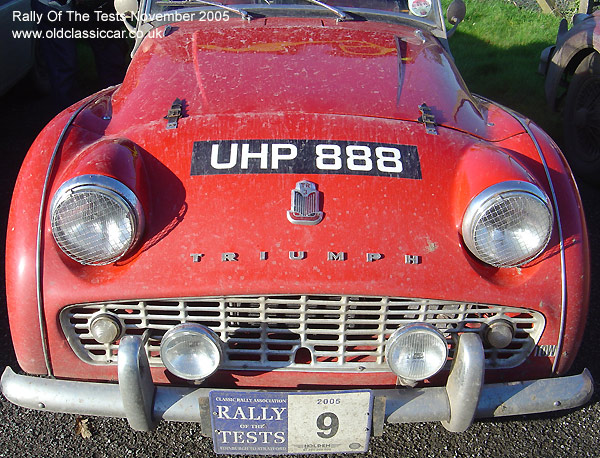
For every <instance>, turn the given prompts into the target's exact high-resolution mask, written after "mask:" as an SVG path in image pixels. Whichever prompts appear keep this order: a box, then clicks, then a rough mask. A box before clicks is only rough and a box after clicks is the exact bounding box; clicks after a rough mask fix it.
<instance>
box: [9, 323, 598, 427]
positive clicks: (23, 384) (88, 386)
mask: <svg viewBox="0 0 600 458" xmlns="http://www.w3.org/2000/svg"><path fill="white" fill-rule="evenodd" d="M483 374H484V355H483V346H482V344H481V340H480V338H479V336H478V335H477V334H463V335H461V337H460V339H459V344H458V350H457V354H456V358H455V362H454V364H453V366H452V369H451V371H450V376H449V379H448V384H447V386H445V387H433V388H399V389H388V390H373V393H374V397H375V403H374V409H375V410H374V415H373V422H374V424H373V431H374V433H375V434H377V433H381V432H382V430H383V424H384V422H388V423H410V422H423V421H440V422H442V424H443V425H444V427H446V428H447V429H448V430H450V431H455V432H460V431H464V430H466V429H467V428H468V427H469V426H470V425H471V423H472V422H473V419H474V418H477V417H503V416H510V415H523V414H533V413H541V412H551V411H557V410H563V409H571V408H574V407H578V406H580V405H582V404H585V403H586V402H587V401H588V400H589V399H590V397H591V396H592V394H593V391H594V382H593V379H592V376H591V374H590V373H589V371H588V370H587V369H585V370H584V371H583V372H582V373H581V374H579V375H573V376H569V377H560V378H550V379H540V380H533V381H526V382H514V383H495V384H489V385H484V384H483ZM211 389H212V388H194V387H172V386H155V385H154V384H153V383H152V379H151V376H150V369H149V366H148V360H147V358H146V355H145V352H144V348H143V344H142V340H141V338H140V337H137V336H135V337H134V336H128V337H124V338H123V339H122V341H121V345H120V347H119V383H118V384H116V383H95V382H78V381H68V380H56V379H48V378H39V377H31V376H27V375H18V374H16V373H15V372H14V371H13V370H12V369H11V368H10V367H7V368H6V369H5V370H4V373H3V374H2V381H1V390H2V394H3V395H4V396H5V397H6V399H8V400H9V401H11V402H12V403H14V404H17V405H19V406H22V407H26V408H30V409H37V410H47V411H50V412H62V413H71V414H78V415H98V416H106V417H120V418H127V420H128V421H129V424H130V425H131V427H132V428H134V429H136V430H139V431H148V430H151V429H152V428H153V427H154V426H155V425H156V423H157V422H159V421H160V420H168V421H186V422H198V423H200V424H201V427H202V431H203V433H205V434H207V435H210V411H209V407H208V396H209V392H210V391H211Z"/></svg>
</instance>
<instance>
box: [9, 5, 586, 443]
mask: <svg viewBox="0 0 600 458" xmlns="http://www.w3.org/2000/svg"><path fill="white" fill-rule="evenodd" d="M116 6H117V11H119V12H120V15H122V17H123V19H125V20H126V21H127V26H128V29H129V32H130V33H132V34H133V35H134V36H135V37H136V44H135V49H134V55H133V60H132V62H131V65H130V67H129V70H128V72H127V76H126V78H125V80H124V81H123V83H122V84H121V85H120V86H118V87H112V88H108V89H106V90H104V91H101V92H99V93H97V94H95V95H92V96H90V97H88V98H87V99H85V100H83V101H81V102H80V103H77V104H75V105H74V106H72V107H70V108H69V109H67V110H66V111H64V112H63V113H61V114H59V115H58V116H57V117H56V118H55V119H54V120H53V121H52V122H51V123H50V124H49V125H48V126H47V127H46V128H45V129H44V130H43V132H42V133H41V134H40V135H39V137H38V138H37V140H36V141H35V143H34V144H33V146H32V147H31V150H30V152H29V154H28V155H27V157H26V159H25V161H24V164H23V166H22V169H21V172H20V175H19V178H18V182H17V184H16V188H15V192H14V197H13V202H12V208H11V213H10V220H9V224H8V240H7V249H6V274H7V296H8V308H9V310H8V311H9V316H10V325H11V332H12V335H13V339H14V347H15V352H16V354H17V357H18V361H19V364H20V366H21V368H22V369H23V370H24V371H25V372H26V373H28V374H30V375H25V374H22V373H17V372H15V371H14V370H13V369H12V368H6V369H5V371H4V374H3V376H2V393H3V394H4V396H6V398H8V399H9V400H10V401H12V402H14V403H16V404H18V405H21V406H25V407H29V408H33V409H42V410H48V411H54V412H70V413H74V414H80V415H104V416H114V417H126V418H127V419H128V421H129V424H130V425H131V426H132V427H133V428H135V429H137V430H150V429H152V428H153V426H154V425H155V424H156V423H157V422H158V421H161V420H173V421H189V422H198V423H199V424H200V425H201V428H202V432H203V433H204V434H206V435H209V436H212V438H213V441H214V445H215V450H216V451H217V452H218V453H226V454H236V453H241V454H254V453H257V454H270V453H277V454H281V453H323V452H332V453H334V452H336V453H337V452H361V451H365V450H366V449H367V447H368V442H369V437H371V435H374V434H380V433H381V431H382V429H383V424H384V423H385V422H392V423H394V422H422V421H441V422H442V423H443V424H444V426H445V427H446V428H447V429H449V430H451V431H457V432H458V431H464V430H465V429H467V428H468V427H469V425H470V424H471V423H472V422H473V420H474V418H477V417H497V416H508V415H520V414H529V413H537V412H547V411H556V410H560V409H568V408H573V407H576V406H579V405H582V404H583V403H585V402H586V401H587V400H588V399H589V398H590V396H591V394H592V391H593V380H592V378H591V376H590V374H589V372H588V371H587V370H584V371H583V372H582V373H580V374H574V375H565V374H566V373H567V371H568V370H569V367H570V366H571V363H572V362H573V360H574V358H575V354H576V352H577V350H578V347H579V344H580V341H581V338H582V335H583V329H584V326H585V319H586V314H587V307H588V297H589V286H590V285H589V278H590V276H589V252H588V241H587V235H586V227H585V221H584V216H583V213H582V207H581V202H580V199H579V195H578V193H577V189H576V187H575V184H574V181H573V178H572V176H571V173H570V171H569V168H568V166H567V164H566V162H565V159H564V158H563V156H562V154H561V152H560V151H559V150H558V148H557V147H556V145H555V144H554V142H553V141H552V140H551V139H550V138H549V137H548V135H546V134H545V133H544V132H543V131H542V130H541V129H540V128H539V127H538V126H536V125H535V124H534V123H532V122H531V121H530V120H528V119H526V118H524V117H522V116H521V115H519V114H518V113H515V112H512V111H508V110H506V109H505V108H502V107H500V106H498V105H496V104H495V103H493V102H491V101H489V100H486V99H484V98H481V97H477V96H475V95H473V94H471V93H470V92H469V90H468V89H467V88H466V87H465V84H464V83H463V81H462V79H461V77H460V75H459V73H458V71H457V69H456V67H455V65H454V62H453V59H452V57H451V54H450V52H449V50H448V42H447V36H448V33H449V32H447V31H446V28H445V25H444V20H443V14H442V11H441V6H440V3H439V2H438V1H437V0H408V1H405V0H399V1H396V2H391V1H390V2H388V1H382V0H356V1H354V0H336V2H335V4H334V3H323V2H321V1H318V0H278V1H268V0H265V1H262V2H256V3H243V0H241V2H236V1H233V2H228V3H226V4H221V3H216V2H208V1H203V0H190V1H169V0H152V1H151V0H145V1H141V2H140V3H139V4H138V3H137V2H135V1H131V0H119V1H118V3H117V5H116ZM448 17H449V20H450V21H451V22H453V23H455V26H456V23H458V22H460V20H461V19H462V17H464V4H463V5H461V3H453V4H452V5H451V7H450V8H449V11H448Z"/></svg>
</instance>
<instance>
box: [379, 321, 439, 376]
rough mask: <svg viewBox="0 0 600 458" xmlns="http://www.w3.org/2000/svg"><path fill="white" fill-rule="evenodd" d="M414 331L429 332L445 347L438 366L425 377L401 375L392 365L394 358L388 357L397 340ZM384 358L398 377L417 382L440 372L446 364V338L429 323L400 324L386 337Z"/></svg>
mask: <svg viewBox="0 0 600 458" xmlns="http://www.w3.org/2000/svg"><path fill="white" fill-rule="evenodd" d="M416 332H426V333H430V334H432V335H434V336H435V337H436V338H439V339H440V343H442V344H443V348H444V349H445V353H444V356H443V358H441V360H440V364H439V367H437V369H436V370H435V371H431V373H430V374H427V376H426V377H423V378H417V379H415V378H410V377H406V376H403V375H402V374H399V373H398V372H400V371H399V370H398V369H397V368H395V367H394V366H395V361H394V358H391V357H390V352H391V351H392V349H393V348H394V346H395V345H397V342H398V340H400V339H401V338H402V337H404V336H405V335H406V334H409V333H416ZM385 359H386V361H387V363H388V365H389V366H390V369H392V372H394V373H395V374H396V375H398V377H400V378H402V379H404V380H406V381H412V382H418V381H421V380H425V379H428V378H430V377H433V376H434V375H436V374H437V373H438V372H440V371H441V370H442V369H443V368H444V366H445V365H446V361H447V360H448V344H447V342H446V338H445V337H444V335H443V334H442V332H441V331H440V330H439V329H438V328H436V327H435V326H433V325H431V324H429V323H411V324H407V325H405V326H402V327H400V328H398V329H396V330H395V331H394V332H393V333H392V335H391V336H390V337H389V338H388V340H387V342H386V345H385Z"/></svg>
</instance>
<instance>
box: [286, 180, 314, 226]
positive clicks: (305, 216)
mask: <svg viewBox="0 0 600 458" xmlns="http://www.w3.org/2000/svg"><path fill="white" fill-rule="evenodd" d="M319 207H320V199H319V191H317V185H315V184H314V183H311V182H310V181H306V180H302V181H299V182H298V183H296V188H295V189H292V209H291V210H288V212H287V218H288V220H289V221H290V223H292V224H305V225H314V224H319V223H320V222H321V220H322V219H323V212H322V211H320V209H319Z"/></svg>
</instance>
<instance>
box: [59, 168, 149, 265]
mask: <svg viewBox="0 0 600 458" xmlns="http://www.w3.org/2000/svg"><path fill="white" fill-rule="evenodd" d="M85 191H93V192H96V193H98V194H104V195H105V196H107V197H109V198H111V199H112V201H113V202H115V203H116V204H117V205H119V206H120V207H121V208H122V209H124V210H125V211H126V212H127V214H128V215H129V216H130V218H131V223H132V228H133V229H134V231H133V237H132V238H131V241H130V242H129V244H128V245H127V246H126V247H125V248H124V249H122V250H121V251H120V252H119V253H118V254H117V255H115V256H111V257H109V258H107V259H103V260H98V261H96V260H87V259H83V258H82V257H80V256H78V255H77V254H75V253H72V252H70V250H69V249H68V248H67V247H65V246H63V244H62V243H61V241H60V240H59V239H58V237H57V235H56V233H55V221H54V215H55V214H56V210H57V209H58V208H59V207H60V205H61V204H62V203H64V202H65V201H66V200H67V198H69V197H71V196H73V195H74V194H76V193H80V192H85ZM50 224H51V229H52V236H53V237H54V240H55V241H56V244H57V245H58V246H59V247H60V248H61V250H62V251H63V252H64V253H65V254H66V255H67V256H69V257H70V258H71V259H73V260H75V261H77V262H79V263H80V264H83V265H94V266H99V265H106V264H110V263H113V262H115V261H118V260H119V259H121V258H123V257H124V256H125V255H126V254H127V253H129V252H130V251H131V249H132V248H133V247H135V245H136V244H137V243H138V242H139V240H140V238H141V236H142V234H143V232H144V227H145V218H144V210H143V207H142V204H141V202H140V200H139V199H138V198H137V196H136V195H135V193H134V192H133V191H132V190H131V189H129V188H128V187H127V186H126V185H125V184H123V183H122V182H120V181H119V180H117V179H115V178H112V177H109V176H106V175H92V174H88V175H79V176H76V177H74V178H71V179H69V180H67V181H65V182H64V183H63V184H62V185H61V186H60V187H59V188H58V189H57V191H56V192H55V194H54V197H53V198H52V202H51V204H50Z"/></svg>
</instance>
